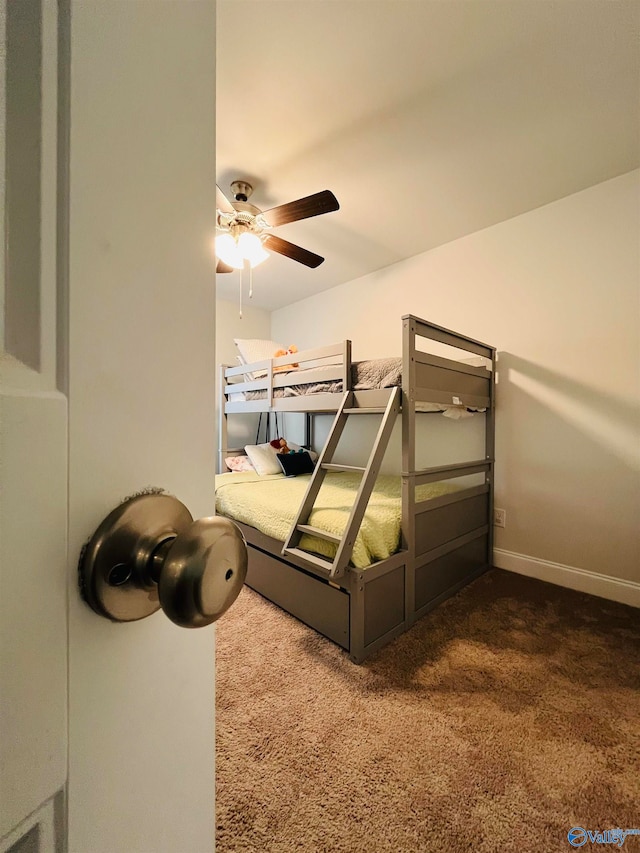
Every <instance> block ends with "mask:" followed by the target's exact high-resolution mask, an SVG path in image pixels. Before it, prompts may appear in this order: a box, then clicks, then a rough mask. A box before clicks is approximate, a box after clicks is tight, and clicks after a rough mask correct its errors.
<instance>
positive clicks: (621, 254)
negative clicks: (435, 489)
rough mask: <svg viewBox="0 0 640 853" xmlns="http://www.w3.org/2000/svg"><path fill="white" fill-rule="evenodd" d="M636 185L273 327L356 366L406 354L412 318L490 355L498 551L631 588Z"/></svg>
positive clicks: (278, 335) (484, 237) (637, 396)
mask: <svg viewBox="0 0 640 853" xmlns="http://www.w3.org/2000/svg"><path fill="white" fill-rule="evenodd" d="M639 176H640V173H639V172H638V171H635V172H631V173H629V174H626V175H622V176H620V177H618V178H614V179H613V180H610V181H606V182H604V183H602V184H598V185H597V186H594V187H591V188H590V189H588V190H585V191H583V192H580V193H577V194H575V195H572V196H569V197H567V198H565V199H562V200H560V201H558V202H554V203H553V204H550V205H547V206H545V207H541V208H539V209H537V210H534V211H532V212H529V213H526V214H523V215H522V216H518V217H516V218H514V219H511V220H508V221H506V222H503V223H500V224H499V225H496V226H493V227H491V228H488V229H486V230H484V231H480V232H477V233H475V234H472V235H470V236H467V237H464V238H462V239H460V240H456V241H454V242H452V243H448V244H446V245H444V246H441V247H439V248H437V249H434V250H432V251H430V252H426V253H424V254H422V255H418V256H416V257H414V258H410V259H409V260H406V261H403V262H401V263H398V264H395V265H393V266H390V267H387V268H386V269H382V270H379V271H378V272H376V273H373V274H371V275H368V276H365V277H363V278H360V279H357V280H355V281H351V282H348V283H346V284H343V285H340V286H338V287H335V288H333V289H332V290H330V291H326V292H324V293H321V294H318V295H316V296H312V297H310V298H309V299H306V300H302V301H300V302H297V303H295V304H293V305H290V306H287V307H286V308H283V309H280V310H278V311H276V312H274V313H273V314H272V325H271V331H272V337H273V338H274V339H276V340H278V339H280V340H287V341H289V340H293V341H295V342H296V343H297V344H298V346H305V347H307V346H309V347H312V346H316V345H321V344H328V343H332V342H334V341H338V340H341V339H343V338H351V340H352V341H353V356H354V358H355V359H359V358H369V357H378V356H386V355H398V354H400V351H401V323H400V317H401V316H402V315H403V314H408V313H412V314H415V315H417V316H419V317H424V318H425V319H428V320H430V321H433V322H435V323H438V324H440V325H442V326H445V327H448V328H451V329H454V330H457V331H460V332H462V333H464V334H466V335H469V336H471V337H474V338H477V339H480V340H483V341H486V342H487V343H489V344H491V345H493V346H496V347H497V348H498V351H499V355H500V363H499V385H498V389H497V393H498V396H497V425H496V439H497V449H496V459H497V465H496V469H497V470H496V505H497V506H499V507H504V508H505V509H506V511H507V526H506V528H505V529H504V530H500V529H498V530H497V531H496V532H497V536H496V547H497V548H498V549H499V550H500V551H501V552H503V553H507V554H511V555H513V558H514V559H515V555H525V556H527V557H533V558H534V559H535V560H537V561H549V562H551V563H554V564H560V567H574V568H577V569H580V570H586V571H589V572H595V573H599V574H604V575H608V576H612V577H615V578H620V579H626V580H628V581H640V547H639V525H638V519H639V518H640V474H639V471H640V460H639V458H638V450H639V447H640V439H639V411H640V340H639V323H638V318H639V310H638V309H639V299H638V297H639V271H640V257H639V246H638V234H639V233H640V210H639V207H640V205H639V198H640V196H639V192H638V190H639ZM411 227H416V224H415V223H412V224H411ZM424 227H428V224H425V225H424ZM426 417H433V416H430V415H429V416H426Z"/></svg>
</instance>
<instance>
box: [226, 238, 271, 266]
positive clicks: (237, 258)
mask: <svg viewBox="0 0 640 853" xmlns="http://www.w3.org/2000/svg"><path fill="white" fill-rule="evenodd" d="M265 254H266V252H265ZM216 255H217V256H218V257H219V258H220V260H221V261H222V262H223V263H225V264H228V266H230V267H233V268H234V269H236V270H241V269H242V267H243V266H244V260H243V257H242V253H241V251H240V248H239V247H238V244H237V243H236V241H235V240H234V239H233V237H232V236H231V234H218V236H217V237H216Z"/></svg>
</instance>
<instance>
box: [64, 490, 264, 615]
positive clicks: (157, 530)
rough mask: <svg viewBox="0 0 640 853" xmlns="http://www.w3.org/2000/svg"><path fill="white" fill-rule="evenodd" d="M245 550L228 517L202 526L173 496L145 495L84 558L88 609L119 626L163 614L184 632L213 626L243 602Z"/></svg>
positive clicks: (125, 508)
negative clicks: (157, 612) (234, 606)
mask: <svg viewBox="0 0 640 853" xmlns="http://www.w3.org/2000/svg"><path fill="white" fill-rule="evenodd" d="M246 574H247V547H246V543H245V540H244V536H243V535H242V532H241V531H240V528H239V527H238V526H237V525H235V524H234V523H233V522H232V521H229V519H227V518H221V517H217V516H212V517H211V518H200V519H198V520H197V521H194V520H193V517H192V515H191V513H190V512H189V510H188V509H187V508H186V507H185V505H184V504H182V503H181V502H180V501H179V500H177V499H176V498H174V497H172V496H171V495H165V494H145V495H138V496H136V497H133V498H130V499H129V500H126V501H125V502H124V503H122V504H121V505H120V506H118V507H116V509H114V510H113V511H112V512H111V513H109V515H108V516H107V517H106V518H105V519H104V521H103V522H102V523H101V524H100V526H99V527H98V528H97V530H96V531H95V533H94V534H93V536H92V537H91V539H90V540H89V542H88V543H87V545H86V546H85V548H84V549H83V552H82V554H81V557H80V565H79V576H80V588H81V591H82V595H83V597H84V599H85V601H86V602H87V603H88V604H89V606H90V607H91V608H92V609H93V610H95V612H96V613H99V614H100V615H101V616H105V617H106V618H107V619H111V620H112V621H114V622H131V621H135V620H138V619H143V618H144V617H145V616H149V615H151V614H152V613H155V612H156V611H157V610H159V609H160V608H162V609H163V610H164V612H165V613H166V615H167V616H168V617H169V619H171V621H172V622H175V623H176V625H180V626H182V627H184V628H201V627H204V626H205V625H210V624H211V623H212V622H215V621H216V620H217V619H219V618H220V616H222V614H223V613H225V611H226V610H228V609H229V607H230V606H231V605H232V604H233V602H234V601H235V600H236V598H237V597H238V594H239V593H240V590H241V589H242V585H243V584H244V579H245V577H246Z"/></svg>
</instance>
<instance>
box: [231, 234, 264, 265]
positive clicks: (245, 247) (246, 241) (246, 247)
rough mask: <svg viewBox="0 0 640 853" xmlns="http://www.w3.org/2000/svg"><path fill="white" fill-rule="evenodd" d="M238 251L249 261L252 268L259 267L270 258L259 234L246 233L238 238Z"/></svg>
mask: <svg viewBox="0 0 640 853" xmlns="http://www.w3.org/2000/svg"><path fill="white" fill-rule="evenodd" d="M238 249H239V250H240V254H241V255H242V257H243V258H246V260H248V261H249V263H250V264H251V267H252V268H253V267H257V266H258V264H261V263H262V262H263V261H266V260H267V258H268V257H269V254H268V252H265V250H264V249H263V248H262V240H261V239H260V238H259V237H258V236H257V234H252V233H251V232H250V231H245V232H244V233H243V234H241V235H240V236H239V237H238Z"/></svg>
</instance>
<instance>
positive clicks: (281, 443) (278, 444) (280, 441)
mask: <svg viewBox="0 0 640 853" xmlns="http://www.w3.org/2000/svg"><path fill="white" fill-rule="evenodd" d="M269 444H270V445H271V447H273V448H274V449H275V451H276V453H293V450H289V446H288V445H287V440H286V438H274V439H273V441H270V442H269Z"/></svg>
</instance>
